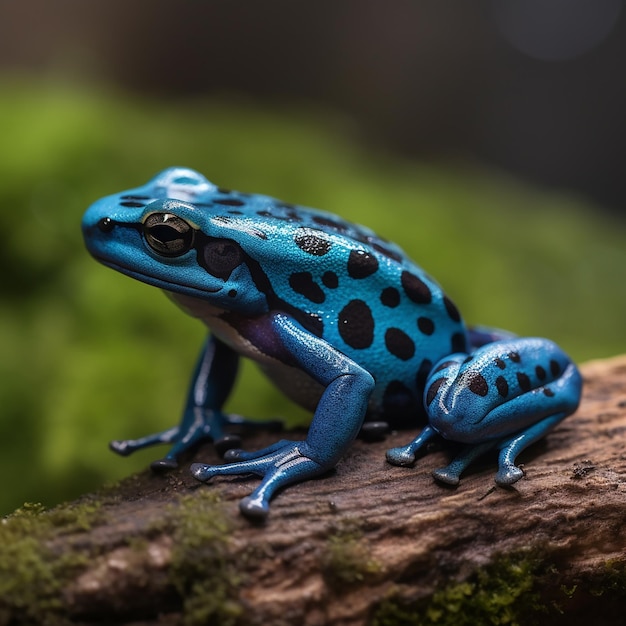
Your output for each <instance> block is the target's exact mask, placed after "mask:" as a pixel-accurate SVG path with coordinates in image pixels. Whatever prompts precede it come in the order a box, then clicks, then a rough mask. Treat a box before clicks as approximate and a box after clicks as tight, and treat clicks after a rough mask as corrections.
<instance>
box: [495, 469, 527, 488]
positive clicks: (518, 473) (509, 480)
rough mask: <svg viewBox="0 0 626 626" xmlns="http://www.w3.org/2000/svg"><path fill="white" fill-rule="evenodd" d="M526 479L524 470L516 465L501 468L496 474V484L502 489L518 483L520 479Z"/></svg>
mask: <svg viewBox="0 0 626 626" xmlns="http://www.w3.org/2000/svg"><path fill="white" fill-rule="evenodd" d="M523 477H524V470H522V469H520V468H519V467H517V466H516V465H505V466H503V467H500V469H499V470H498V473H497V474H496V478H495V481H496V484H497V485H500V486H501V487H506V486H508V485H512V484H513V483H516V482H517V481H518V480H519V479H520V478H523Z"/></svg>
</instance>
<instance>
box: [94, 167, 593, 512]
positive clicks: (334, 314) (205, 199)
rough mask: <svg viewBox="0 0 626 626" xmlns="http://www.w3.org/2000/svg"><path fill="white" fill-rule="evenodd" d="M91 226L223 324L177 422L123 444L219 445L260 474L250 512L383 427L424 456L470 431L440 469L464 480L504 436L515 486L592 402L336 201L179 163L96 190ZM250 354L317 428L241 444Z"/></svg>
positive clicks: (569, 369)
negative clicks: (244, 372) (263, 189)
mask: <svg viewBox="0 0 626 626" xmlns="http://www.w3.org/2000/svg"><path fill="white" fill-rule="evenodd" d="M82 231H83V235H84V239H85V243H86V247H87V249H88V251H89V252H90V253H91V255H92V256H93V257H94V258H95V259H96V260H97V261H99V262H101V263H103V264H104V265H106V266H108V267H110V268H112V269H114V270H117V271H119V272H121V273H122V274H125V275H127V276H129V277H131V278H134V279H137V280H139V281H142V282H144V283H147V284H149V285H153V286H155V287H158V288H160V289H162V290H163V291H164V292H165V294H166V295H167V296H168V297H169V298H170V299H171V300H172V301H173V302H174V303H175V304H176V305H177V306H178V307H180V308H181V309H182V310H183V311H185V312H186V313H187V314H189V315H191V316H193V317H195V318H198V319H199V320H201V322H203V323H204V325H205V326H206V327H207V330H208V333H207V339H206V341H205V342H204V345H203V347H202V350H201V353H200V356H199V359H198V362H197V365H196V368H195V371H194V374H193V376H192V379H191V384H190V387H189V390H188V393H187V400H186V403H185V407H184V410H183V414H182V417H181V419H180V422H179V424H178V425H177V426H174V427H172V428H170V429H168V430H165V431H163V432H158V433H154V434H151V435H147V436H145V437H142V438H139V439H131V440H122V441H113V442H111V444H110V445H111V448H112V450H113V451H115V452H117V453H118V454H121V455H127V454H131V453H132V452H134V451H136V450H139V449H142V448H146V447H148V446H152V445H155V444H170V446H171V447H170V448H169V450H168V452H167V453H166V454H165V456H164V457H163V458H161V459H157V460H155V461H154V462H153V463H152V465H151V467H152V469H153V470H155V471H166V470H169V469H173V468H176V467H178V465H179V463H180V460H181V457H183V456H184V455H185V454H187V453H189V451H191V450H193V449H195V448H196V447H197V446H198V445H199V444H201V443H203V442H206V441H212V442H213V443H214V445H216V447H218V449H220V451H221V452H222V453H223V458H224V461H225V462H224V463H222V464H219V463H218V464H206V463H193V464H192V465H191V467H190V471H191V473H192V475H193V476H194V477H195V478H196V479H198V480H199V481H202V482H208V481H210V480H211V479H212V478H213V477H215V476H227V475H230V476H233V475H244V474H253V475H257V476H259V477H260V478H261V481H260V483H259V485H258V486H257V487H256V488H255V489H254V490H253V491H252V492H251V493H250V495H248V496H246V497H245V498H243V499H242V500H241V501H240V503H239V508H240V510H241V512H242V513H243V514H244V515H246V516H248V517H250V518H256V519H265V518H266V517H267V515H268V513H269V511H270V501H271V499H272V497H273V496H274V495H275V493H276V492H277V490H279V489H282V488H283V487H286V486H288V485H293V484H296V483H300V482H303V481H306V480H308V479H311V478H314V477H317V476H321V475H324V474H327V473H329V472H330V470H332V469H333V468H335V467H336V465H337V464H338V462H339V461H340V459H341V458H342V457H343V456H344V455H345V453H346V452H347V450H348V449H349V447H350V446H351V444H352V443H353V441H354V440H355V439H356V438H357V436H359V434H360V433H362V432H367V431H368V426H369V427H370V429H371V431H372V432H374V433H379V432H381V430H380V429H381V428H382V429H383V430H384V428H386V427H388V428H391V429H394V430H395V429H399V428H416V427H419V426H420V425H421V426H423V428H422V429H421V430H420V432H419V434H418V435H417V436H416V437H415V438H413V439H412V440H411V441H410V442H409V443H408V444H406V445H404V446H401V447H396V448H392V449H390V450H388V451H387V453H386V459H387V461H388V462H389V463H390V464H392V465H397V466H413V465H414V464H415V462H416V459H417V457H418V455H419V454H420V453H422V452H424V451H427V448H428V444H429V443H430V442H431V441H432V440H433V439H434V438H439V439H442V440H444V441H450V442H453V443H454V444H458V445H460V452H458V454H457V455H456V456H454V458H453V459H452V461H451V462H450V463H449V464H448V465H447V466H446V467H444V468H441V469H437V470H435V471H434V472H433V476H434V478H435V479H436V480H437V481H439V482H441V483H444V484H449V485H457V484H458V483H459V481H460V476H461V474H462V473H463V471H464V470H465V469H466V468H467V467H468V466H469V465H470V464H471V463H472V462H473V461H474V460H475V459H476V458H478V457H479V456H480V455H482V454H484V453H485V452H487V451H488V450H492V449H497V450H498V472H497V474H496V475H495V481H496V483H497V484H498V485H503V486H509V485H512V484H514V483H515V482H516V481H518V480H520V478H522V476H523V475H524V472H523V470H522V469H521V468H520V467H518V466H517V465H516V459H517V456H518V455H519V454H520V453H521V452H522V451H523V450H524V449H525V448H527V447H528V446H529V445H531V444H532V443H534V442H535V441H537V440H538V439H540V438H542V437H544V436H545V435H546V434H547V433H548V432H549V431H550V430H551V429H553V428H554V427H555V426H556V425H557V424H558V423H559V422H560V421H561V420H563V419H564V418H565V417H567V416H568V415H571V414H572V413H573V412H575V410H576V408H577V407H578V404H579V401H580V395H581V387H582V379H581V376H580V373H579V370H578V368H577V367H576V365H575V364H574V362H573V361H572V359H571V358H570V357H569V356H567V355H566V354H565V353H564V352H563V351H562V349H561V348H559V347H558V346H557V345H556V344H555V343H553V342H552V341H550V340H548V339H544V338H537V337H526V338H525V337H517V336H516V335H514V334H512V333H509V332H507V331H502V330H499V329H492V328H489V327H481V326H476V327H472V326H468V325H466V323H465V322H464V320H463V318H462V316H461V314H460V312H459V309H458V308H457V307H456V306H455V304H454V303H453V301H452V300H451V299H450V298H449V297H448V295H447V294H446V293H445V292H444V291H443V289H442V288H441V287H440V285H439V284H438V283H437V282H436V281H435V280H434V279H433V278H432V277H431V276H430V275H428V274H427V273H426V272H425V271H424V270H423V269H422V268H421V267H420V266H418V265H417V264H416V263H414V262H413V261H412V260H411V259H410V258H409V257H408V256H407V255H406V254H405V252H404V251H403V250H402V249H401V248H400V247H399V246H398V245H396V244H394V243H392V242H390V241H388V240H386V239H384V238H383V237H380V236H379V235H377V234H376V233H375V232H373V231H372V230H370V229H369V228H367V227H365V226H361V225H358V224H354V223H351V222H349V221H347V220H344V219H343V218H341V217H339V216H337V215H335V214H332V213H329V212H325V211H322V210H318V209H313V208H308V207H304V206H299V205H296V204H292V203H289V202H283V201H280V200H278V199H275V198H273V197H270V196H267V195H262V194H251V193H245V192H237V191H232V190H229V189H224V188H221V187H218V186H217V185H215V184H214V183H212V182H210V181H209V180H208V179H207V178H206V177H205V176H204V175H202V174H200V173H199V172H197V171H195V170H192V169H189V168H184V167H171V168H168V169H166V170H164V171H162V172H161V173H159V174H157V175H156V176H155V177H154V178H152V179H151V180H150V181H148V182H147V183H146V184H144V185H141V186H139V187H135V188H132V189H129V190H126V191H123V192H121V193H116V194H114V195H109V196H106V197H104V198H102V199H100V200H98V201H96V202H95V203H93V204H92V205H91V206H90V207H89V208H88V209H87V211H86V212H85V214H84V217H83V220H82ZM242 357H243V358H248V359H251V360H252V361H254V362H255V363H256V364H257V365H258V366H259V367H260V369H261V371H262V372H263V373H264V374H265V375H266V376H267V378H269V380H270V381H271V382H272V383H273V384H274V385H275V386H277V387H278V389H280V390H281V391H282V392H283V393H284V394H285V395H286V396H287V397H289V398H290V399H291V400H293V401H294V402H296V403H297V404H298V405H300V406H302V407H304V408H306V409H308V410H310V411H311V412H312V419H311V423H310V425H309V428H308V432H307V434H306V436H305V437H304V438H303V439H297V438H295V439H279V440H278V441H276V442H275V443H273V444H272V445H270V446H268V447H265V448H263V449H261V450H257V451H245V450H243V449H242V447H241V443H240V439H239V438H238V436H237V435H236V434H232V432H231V431H232V428H231V427H232V426H233V425H236V426H242V425H245V424H246V423H254V420H245V419H244V418H242V417H240V416H237V415H232V414H228V413H226V412H224V410H223V407H224V404H225V402H226V400H227V399H228V397H229V395H230V394H231V391H232V389H233V384H234V382H235V378H236V374H237V370H238V364H239V360H240V358H242ZM381 425H382V426H381Z"/></svg>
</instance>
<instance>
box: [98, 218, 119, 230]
mask: <svg viewBox="0 0 626 626" xmlns="http://www.w3.org/2000/svg"><path fill="white" fill-rule="evenodd" d="M114 226H115V224H114V222H113V220H112V219H111V218H110V217H103V218H102V219H101V220H99V221H98V228H99V229H100V230H101V231H102V232H103V233H110V232H111V231H112V230H113V227H114Z"/></svg>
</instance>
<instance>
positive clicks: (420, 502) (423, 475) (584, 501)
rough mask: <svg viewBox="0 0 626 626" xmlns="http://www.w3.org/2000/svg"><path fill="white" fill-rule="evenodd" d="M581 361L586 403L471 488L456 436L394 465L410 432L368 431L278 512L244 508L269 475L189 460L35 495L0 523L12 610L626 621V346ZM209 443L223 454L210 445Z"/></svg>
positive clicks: (34, 615) (157, 617)
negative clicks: (513, 479)
mask: <svg viewBox="0 0 626 626" xmlns="http://www.w3.org/2000/svg"><path fill="white" fill-rule="evenodd" d="M582 372H583V375H584V379H585V389H584V398H583V402H582V404H581V407H580V409H579V410H578V412H577V413H576V414H575V415H574V416H571V417H570V418H568V419H567V420H565V421H564V422H563V423H562V424H561V425H560V426H558V428H557V429H556V430H555V431H554V432H552V433H551V434H550V435H549V436H548V437H547V438H546V439H545V440H544V441H543V442H541V443H538V444H536V445H535V446H534V447H533V448H531V449H530V450H528V451H526V452H525V453H524V455H523V456H522V457H521V459H520V461H522V462H523V463H524V466H525V470H526V476H525V477H524V478H523V479H522V480H521V481H519V482H518V483H517V484H515V485H514V486H513V487H511V488H501V487H496V486H495V484H494V482H493V474H494V473H495V469H496V468H495V457H494V456H489V455H488V456H487V457H485V459H484V460H483V461H482V462H481V463H480V464H478V465H477V466H476V467H474V468H473V469H470V470H469V471H468V473H467V475H465V476H464V477H463V479H462V480H461V484H460V485H459V486H458V487H456V488H449V487H443V486H441V485H439V484H437V483H435V482H434V481H433V479H432V477H431V475H430V473H431V471H432V470H433V469H435V468H437V467H440V466H442V465H444V464H446V463H447V461H448V458H449V453H450V451H449V450H448V449H447V448H446V447H445V446H440V447H439V448H438V449H435V450H433V451H431V452H430V453H429V454H427V455H426V456H424V457H422V458H420V459H419V460H418V461H417V463H416V465H415V467H413V468H398V467H393V466H391V465H389V464H387V463H386V462H385V458H384V453H385V450H386V449H387V448H389V447H393V446H398V445H401V444H403V443H405V442H407V441H408V440H409V439H410V438H411V437H413V436H414V435H415V433H416V432H417V431H408V432H399V433H393V434H392V435H390V436H389V437H388V438H387V439H386V440H385V441H384V442H376V443H366V442H364V441H357V442H355V444H354V445H353V446H352V448H351V450H350V452H349V453H348V454H347V455H346V457H345V458H344V459H343V460H342V462H341V463H340V464H339V466H338V467H337V469H336V470H335V471H333V472H332V473H331V474H330V475H328V476H325V477H323V478H320V479H318V480H313V481H309V482H307V483H304V484H301V485H297V486H292V487H290V488H288V489H286V490H284V491H283V492H282V493H280V494H278V495H277V497H276V498H275V499H274V501H273V503H272V510H271V513H270V516H269V518H268V519H267V520H266V521H265V522H264V523H252V522H250V521H249V520H247V519H246V518H244V517H242V516H241V515H240V514H239V512H238V508H237V503H238V500H239V499H240V498H242V497H244V496H245V495H247V494H248V493H249V492H250V490H251V489H252V488H253V486H254V484H255V483H256V481H257V480H258V479H257V478H254V477H234V478H233V477H221V478H215V479H213V481H212V482H211V483H210V484H209V485H204V484H200V483H198V482H196V481H195V480H194V479H193V478H192V477H191V476H190V475H189V472H188V463H185V464H183V467H182V468H181V469H180V470H177V471H173V472H171V473H169V474H165V475H154V474H151V473H150V472H145V473H142V474H139V475H136V476H132V477H130V478H129V479H127V480H125V481H123V482H122V483H120V484H118V485H115V486H113V487H110V488H108V489H104V490H102V491H101V492H100V493H97V494H91V495H87V496H85V497H84V498H82V499H80V500H79V501H78V502H75V503H70V504H68V505H64V506H61V507H57V508H55V509H52V510H51V511H46V512H41V511H40V510H39V509H38V508H37V507H30V508H28V507H27V508H26V509H23V510H20V511H18V512H17V513H16V514H15V515H14V516H12V517H9V518H7V519H5V520H3V523H2V524H1V525H0V624H14V623H61V624H62V623H73V624H76V623H78V624H91V623H95V622H105V623H133V624H179V623H181V624H252V625H255V624H264V625H274V624H276V625H283V624H284V625H287V624H299V625H301V626H316V625H321V624H332V625H337V626H339V625H341V626H348V625H357V624H358V625H360V624H378V625H381V626H382V625H383V624H384V625H392V624H430V623H432V624H465V623H468V624H470V623H471V624H482V623H484V624H489V623H510V624H513V623H520V624H526V623H550V624H561V623H562V624H568V625H571V624H583V623H584V624H588V623H594V624H621V623H623V620H624V610H625V608H626V603H625V600H626V552H625V548H626V523H625V522H626V519H625V518H626V446H625V442H626V357H618V358H614V359H610V360H604V361H597V362H591V363H587V364H585V365H584V366H583V367H582ZM276 437H277V435H275V434H270V433H263V434H257V435H254V436H249V437H245V438H244V444H245V446H246V447H247V448H251V449H252V448H257V447H260V446H263V445H267V444H268V443H269V442H271V441H272V440H274V439H275V438H276ZM194 460H199V461H202V462H219V459H218V457H217V455H216V454H215V452H214V451H213V450H212V446H211V445H206V446H204V447H203V448H202V449H201V450H200V451H199V452H198V454H197V455H196V458H195V459H194ZM120 463H123V460H120Z"/></svg>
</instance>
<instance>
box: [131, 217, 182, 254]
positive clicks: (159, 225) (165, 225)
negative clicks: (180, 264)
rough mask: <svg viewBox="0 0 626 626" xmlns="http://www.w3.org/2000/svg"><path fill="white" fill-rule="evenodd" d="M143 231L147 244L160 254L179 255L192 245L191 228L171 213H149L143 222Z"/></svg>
mask: <svg viewBox="0 0 626 626" xmlns="http://www.w3.org/2000/svg"><path fill="white" fill-rule="evenodd" d="M143 233H144V237H145V239H146V242H147V244H148V245H149V246H150V247H151V248H152V249H153V250H154V251H155V252H157V253H158V254H160V255H162V256H168V257H176V256H181V255H183V254H185V253H186V252H188V251H189V250H190V249H191V248H192V247H193V239H194V230H193V228H192V227H191V226H190V225H189V224H188V223H187V222H186V221H185V220H183V219H182V218H180V217H178V216H177V215H174V214H172V213H152V214H151V215H149V216H148V217H147V218H146V221H145V222H144V225H143Z"/></svg>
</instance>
